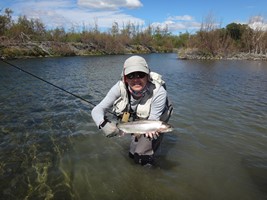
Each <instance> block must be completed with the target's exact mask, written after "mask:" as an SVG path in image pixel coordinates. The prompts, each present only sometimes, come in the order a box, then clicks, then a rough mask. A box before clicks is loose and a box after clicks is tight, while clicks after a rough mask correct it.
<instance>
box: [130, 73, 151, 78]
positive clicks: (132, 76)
mask: <svg viewBox="0 0 267 200" xmlns="http://www.w3.org/2000/svg"><path fill="white" fill-rule="evenodd" d="M146 75H147V74H146V73H144V72H133V73H130V74H128V75H126V77H127V78H128V79H134V78H144V77H145V76H146Z"/></svg>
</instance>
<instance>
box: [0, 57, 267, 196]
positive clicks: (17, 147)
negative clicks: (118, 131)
mask: <svg viewBox="0 0 267 200" xmlns="http://www.w3.org/2000/svg"><path fill="white" fill-rule="evenodd" d="M143 56H144V57H145V59H146V60H147V62H148V64H149V66H150V68H151V70H152V71H156V72H158V73H160V74H162V76H163V79H164V80H165V81H166V83H167V90H168V93H169V96H170V99H171V101H172V103H173V105H174V108H175V109H174V114H173V115H172V117H171V119H170V121H169V123H170V124H172V125H173V126H174V131H173V132H172V133H166V134H165V136H164V138H163V142H162V144H161V146H160V148H159V150H158V152H157V164H156V166H155V167H152V168H147V167H142V166H139V165H136V164H134V162H133V160H131V159H129V158H128V148H129V142H130V138H129V137H128V136H124V137H113V138H106V137H104V136H103V135H102V134H101V132H100V131H99V130H98V129H97V127H96V125H95V124H94V122H93V120H92V118H91V115H90V113H91V110H92V107H93V104H97V103H98V102H100V101H101V100H102V98H103V97H104V96H105V94H106V93H107V92H108V90H109V89H110V87H111V86H112V85H113V84H115V83H116V82H117V80H118V79H119V78H120V74H121V70H122V65H123V62H124V60H125V59H126V58H128V57H129V55H118V56H88V57H63V58H35V59H18V60H12V61H9V62H10V63H12V64H14V65H16V66H18V67H20V68H22V69H23V70H26V71H28V72H30V73H32V74H34V75H36V76H38V77H41V78H42V79H44V80H46V81H49V82H51V83H53V84H55V85H56V86H59V87H61V88H64V89H65V90H67V91H69V92H71V93H73V94H76V95H78V96H80V97H82V98H84V99H86V100H88V101H89V102H90V103H91V104H90V103H86V102H84V101H82V100H80V99H79V98H76V97H74V96H72V95H70V94H68V93H66V92H63V91H62V90H60V89H58V88H55V87H53V86H51V85H49V84H47V83H45V82H43V81H41V80H38V79H37V78H34V77H32V76H30V75H29V74H26V73H24V72H23V71H20V70H18V69H16V68H14V67H12V66H10V65H7V64H5V63H3V62H0V127H1V128H0V138H1V140H0V186H1V193H0V199H6V200H8V199H12V200H14V199H18V200H21V199H78V200H87V199H116V200H119V199H123V200H127V199H149V200H150V199H153V200H157V199H159V200H165V199H174V200H176V199H187V200H213V199H216V200H225V199H227V200H236V199H243V200H255V199H257V200H261V199H264V200H266V199H267V62H266V61H265V62H264V61H230V60H229V61H200V60H198V61H194V60H191V61H190V60H179V59H177V55H176V54H148V55H143Z"/></svg>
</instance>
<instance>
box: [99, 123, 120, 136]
mask: <svg viewBox="0 0 267 200" xmlns="http://www.w3.org/2000/svg"><path fill="white" fill-rule="evenodd" d="M101 130H102V131H103V132H104V134H105V136H106V137H114V136H116V135H118V134H119V129H118V128H117V126H116V124H115V123H114V122H107V123H106V124H105V126H104V127H102V128H101Z"/></svg>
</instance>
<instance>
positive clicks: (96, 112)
mask: <svg viewBox="0 0 267 200" xmlns="http://www.w3.org/2000/svg"><path fill="white" fill-rule="evenodd" d="M119 97H120V88H119V82H118V83H116V84H115V85H114V86H113V87H112V88H111V89H110V90H109V92H108V93H107V95H106V96H105V97H104V99H103V100H102V101H101V102H100V103H99V104H97V105H96V106H95V107H94V108H93V110H92V112H91V115H92V118H93V120H94V122H95V124H96V125H97V127H99V125H100V124H101V123H102V122H103V120H104V116H105V113H106V111H107V110H108V109H110V108H112V106H113V103H114V101H115V100H116V99H118V98H119Z"/></svg>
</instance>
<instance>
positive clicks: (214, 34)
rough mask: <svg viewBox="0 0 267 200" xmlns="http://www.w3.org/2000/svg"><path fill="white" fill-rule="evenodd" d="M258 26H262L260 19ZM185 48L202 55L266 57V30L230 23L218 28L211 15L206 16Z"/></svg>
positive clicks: (262, 22)
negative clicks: (195, 50)
mask: <svg viewBox="0 0 267 200" xmlns="http://www.w3.org/2000/svg"><path fill="white" fill-rule="evenodd" d="M261 20H262V21H260V22H259V23H260V24H264V21H263V19H261ZM186 47H187V48H196V49H197V50H198V52H199V53H201V54H202V55H206V56H207V57H208V56H211V57H229V56H231V55H234V54H236V53H241V52H242V53H247V54H258V55H265V56H267V30H264V29H263V28H262V27H258V28H256V29H252V28H250V27H249V26H248V25H247V24H239V23H231V24H228V25H227V26H226V27H225V28H218V24H217V23H216V21H215V20H214V17H213V16H212V15H208V16H207V18H206V19H205V20H204V22H203V23H202V25H201V28H200V30H199V31H198V32H196V33H195V34H193V35H190V37H189V39H188V41H187V43H186Z"/></svg>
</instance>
